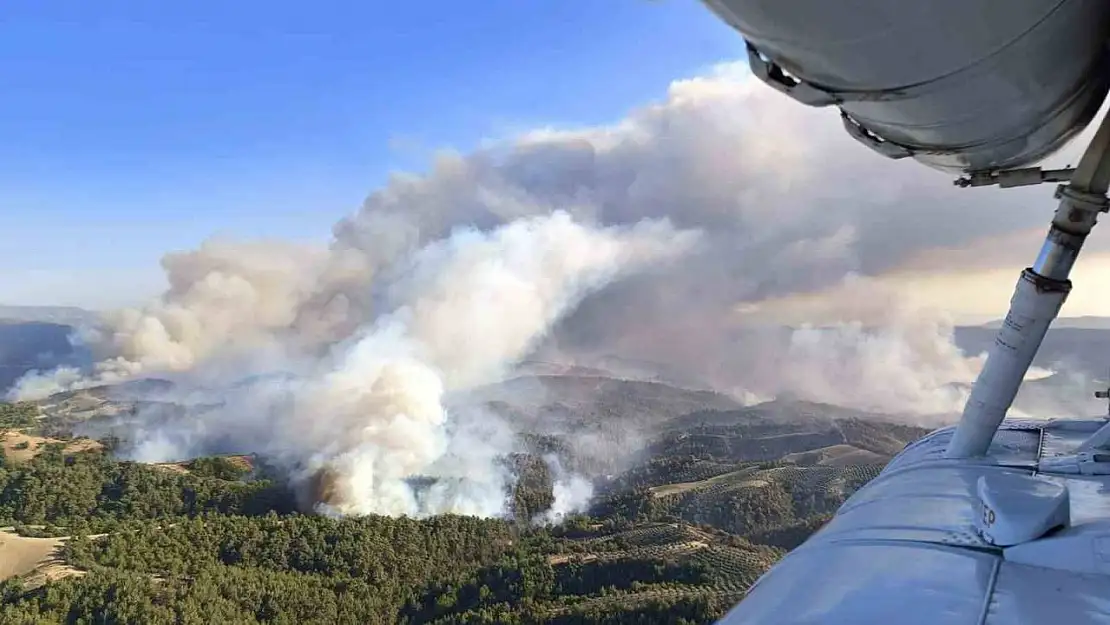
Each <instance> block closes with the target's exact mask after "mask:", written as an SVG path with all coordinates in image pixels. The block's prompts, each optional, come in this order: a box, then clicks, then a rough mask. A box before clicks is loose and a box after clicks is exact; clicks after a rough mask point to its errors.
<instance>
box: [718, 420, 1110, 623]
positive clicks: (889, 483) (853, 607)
mask: <svg viewBox="0 0 1110 625" xmlns="http://www.w3.org/2000/svg"><path fill="white" fill-rule="evenodd" d="M1100 423H1101V421H1062V420H1060V421H1055V420H1042V421H1034V420H1022V421H1016V420H1015V421H1006V422H1005V423H1004V424H1003V426H1002V429H1001V430H999V432H998V436H996V438H995V441H994V442H993V444H992V445H991V448H990V451H989V453H988V456H987V457H986V458H978V459H965V460H953V459H947V458H944V454H943V451H944V449H945V447H946V446H947V445H948V441H949V440H950V438H951V434H952V428H945V429H942V430H938V431H937V432H934V433H933V434H931V435H929V436H926V437H925V438H923V439H921V440H920V441H917V442H915V443H913V444H911V445H908V446H907V447H906V449H905V450H903V452H902V453H901V454H899V456H898V457H897V458H895V459H894V460H893V461H892V462H891V463H890V464H889V465H888V466H887V467H886V468H885V469H884V470H883V472H882V473H881V474H880V475H879V476H878V477H877V478H875V479H874V480H872V481H871V482H870V483H868V484H867V485H866V486H864V487H863V488H862V489H860V490H859V491H858V492H856V494H855V495H853V496H852V497H851V498H849V500H848V501H847V502H845V503H844V505H843V506H842V507H841V509H840V510H839V511H837V515H836V516H835V517H834V518H833V519H832V520H831V521H829V523H828V524H827V525H826V526H825V527H824V528H822V529H821V530H820V531H819V532H817V533H816V534H814V535H813V536H812V537H811V538H810V539H809V540H808V541H806V542H805V543H804V544H803V545H802V546H800V547H798V548H797V549H795V550H794V551H793V552H791V553H790V554H788V555H787V556H786V557H785V558H783V560H782V561H781V562H780V563H779V564H778V565H776V566H775V567H773V568H772V569H771V570H770V571H768V572H767V574H765V575H764V576H763V577H762V578H760V580H759V581H758V582H757V583H756V584H755V585H754V586H753V587H752V588H751V590H750V591H749V593H748V596H747V597H746V598H745V599H744V600H743V601H741V602H740V603H739V604H738V605H737V606H736V607H735V608H734V609H733V610H732V611H731V612H730V613H729V614H728V615H726V616H725V618H724V619H722V620H721V621H720V622H721V623H723V624H726V625H756V624H760V625H763V624H768V623H774V624H775V625H792V624H796V625H801V624H806V625H817V624H820V625H838V624H844V625H849V624H850V625H871V624H880V623H882V624H887V623H908V624H915V623H922V624H925V623H929V624H933V623H936V624H952V625H1055V624H1056V623H1068V624H1069V625H1110V559H1108V560H1107V566H1102V564H1101V561H1094V560H1097V559H1098V558H1099V557H1101V555H1106V556H1108V557H1110V475H1107V476H1074V475H1067V476H1060V475H1047V474H1044V473H1038V475H1039V476H1040V477H1039V478H1038V479H1049V480H1052V481H1054V482H1057V483H1059V484H1062V485H1065V486H1066V487H1067V489H1068V492H1069V495H1070V497H1069V500H1068V505H1069V506H1070V522H1069V525H1068V527H1067V528H1066V529H1064V530H1063V531H1060V532H1056V533H1050V534H1047V535H1045V536H1044V537H1042V538H1038V539H1035V540H1032V541H1029V542H1026V543H1023V544H1020V545H1017V546H1015V547H1007V548H1005V549H1004V548H1002V547H999V546H995V545H991V544H990V543H988V542H986V541H985V540H984V539H983V537H982V535H980V534H979V533H977V531H976V519H977V517H979V516H981V515H982V507H981V504H980V502H979V499H978V497H977V493H976V484H977V482H978V480H979V478H980V477H981V476H983V475H998V474H1011V475H1015V476H1022V475H1030V474H1032V473H1033V470H1032V469H1031V468H1030V467H1031V466H1036V464H1037V461H1038V459H1039V458H1040V456H1041V455H1042V454H1043V453H1045V452H1048V453H1053V454H1067V453H1073V452H1074V451H1075V450H1076V449H1077V448H1078V446H1079V445H1080V444H1081V443H1082V442H1083V440H1085V438H1086V436H1089V434H1090V433H1091V432H1092V431H1094V430H1095V429H1096V428H1097V427H1098V425H1099V424H1100ZM1045 441H1048V443H1047V444H1046V443H1045ZM1001 494H1002V495H1003V496H1004V495H1005V493H1001ZM1069 536H1070V537H1072V538H1073V539H1074V540H1070V541H1069ZM1090 545H1106V553H1105V554H1103V553H1102V552H1101V551H1097V550H1096V549H1092V548H1090V547H1089V546H1090ZM1039 546H1040V547H1041V548H1038V547H1039ZM1011 553H1012V554H1013V555H1012V556H1008V554H1011ZM1100 554H1101V555H1100ZM1085 558H1086V560H1085ZM1091 571H1095V572H1094V573H1092V572H1091Z"/></svg>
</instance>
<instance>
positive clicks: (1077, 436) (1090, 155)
mask: <svg viewBox="0 0 1110 625" xmlns="http://www.w3.org/2000/svg"><path fill="white" fill-rule="evenodd" d="M703 3H704V4H706V5H707V6H708V7H709V9H710V10H712V11H713V12H714V13H715V14H716V15H717V16H718V17H720V18H721V19H722V20H724V21H725V22H727V23H728V24H730V25H731V26H733V27H734V28H735V29H736V30H737V31H739V33H740V34H741V35H742V36H743V38H744V40H745V41H746V47H747V52H748V59H749V62H750V65H751V69H752V72H753V74H755V75H756V76H757V77H759V78H760V79H761V80H763V81H764V82H765V83H766V84H767V85H769V86H770V87H772V88H774V89H776V90H778V91H780V92H782V93H783V94H784V95H786V96H789V97H791V98H793V99H795V100H797V101H798V102H800V103H801V104H804V105H808V106H829V107H837V108H839V110H840V113H841V120H842V123H843V124H844V127H845V129H846V130H847V131H848V132H849V133H850V134H851V135H852V136H853V137H855V138H856V139H857V140H858V141H859V142H861V143H863V144H864V145H866V146H867V147H869V148H870V149H872V150H874V151H876V152H878V153H879V154H882V155H884V156H886V157H889V158H894V159H900V158H912V159H914V160H917V161H919V162H921V163H923V164H925V165H927V166H929V167H933V168H936V169H939V170H942V171H950V172H960V173H962V174H967V175H968V177H966V178H963V179H961V180H959V181H957V183H959V184H960V185H961V186H983V185H992V184H997V185H999V186H1001V187H1008V186H1020V185H1025V184H1039V183H1041V182H1067V184H1061V185H1060V186H1059V187H1058V188H1057V191H1056V198H1057V199H1058V200H1059V204H1058V207H1057V210H1056V213H1055V215H1054V217H1053V221H1052V226H1051V228H1050V229H1049V232H1048V235H1047V236H1046V238H1045V243H1044V246H1043V247H1042V249H1041V253H1040V255H1039V256H1038V257H1037V260H1036V262H1035V263H1034V264H1033V265H1032V266H1031V267H1029V268H1027V269H1026V270H1025V271H1023V272H1022V273H1021V276H1020V278H1019V279H1018V284H1017V287H1016V289H1015V293H1014V297H1013V299H1012V300H1011V308H1010V312H1009V314H1008V315H1007V317H1006V320H1005V322H1004V323H1003V326H1002V328H1001V329H1000V330H999V334H998V337H997V339H996V341H995V344H994V346H993V347H992V349H991V351H990V354H989V357H988V359H987V362H986V364H985V366H984V367H983V370H982V372H981V373H980V375H979V378H978V380H977V381H976V383H975V386H974V388H973V390H972V393H971V397H970V399H969V400H968V403H967V406H966V407H965V409H964V413H963V416H962V418H961V420H960V423H959V425H958V426H955V427H950V428H944V429H941V430H938V431H936V432H933V433H932V434H930V435H929V436H926V437H925V438H923V439H921V440H919V441H917V442H915V443H912V444H911V445H909V446H907V447H906V449H905V450H903V452H902V453H901V454H899V455H898V456H897V457H896V458H895V459H894V460H893V461H891V463H890V464H889V465H888V466H887V467H886V468H885V469H884V470H883V472H882V473H881V474H880V475H879V476H878V477H877V478H875V479H874V480H872V481H871V482H870V483H868V484H867V485H865V486H864V487H863V488H861V489H860V490H859V491H858V492H856V493H855V495H853V496H852V497H851V498H850V499H849V500H848V501H846V502H845V503H844V505H843V506H842V507H841V508H840V510H839V511H838V512H837V514H836V516H835V517H834V518H833V519H832V520H831V521H829V523H828V524H827V525H826V526H825V527H824V528H822V529H821V530H820V531H819V532H817V533H816V534H814V535H813V536H812V537H811V538H810V539H809V540H808V541H807V542H806V543H804V544H803V545H801V546H800V547H798V548H797V549H796V550H794V551H793V552H791V553H790V554H788V555H787V556H786V557H785V558H783V560H782V561H781V562H779V563H778V564H777V565H776V566H774V567H773V568H772V569H770V570H769V571H768V572H767V573H766V574H765V575H764V576H763V577H762V578H760V579H759V580H758V581H757V582H756V584H755V585H753V586H752V588H751V589H750V590H749V592H748V594H747V596H746V597H745V599H743V600H742V601H741V602H740V603H739V604H738V605H737V606H736V607H735V608H733V610H732V611H730V612H729V613H728V614H727V615H726V616H725V618H724V619H723V620H722V621H720V622H721V623H725V624H728V625H756V624H760V625H762V624H768V625H802V624H805V625H816V624H844V625H867V624H878V623H883V624H887V623H897V624H899V625H917V624H920V625H1002V624H1006V625H1049V624H1056V623H1061V624H1062V623H1067V624H1069V625H1095V624H1110V419H1092V420H1044V421H1030V420H1026V421H1018V420H1009V419H1006V418H1005V417H1006V413H1007V411H1008V410H1009V407H1010V405H1011V403H1012V401H1013V399H1014V395H1015V394H1016V392H1017V389H1018V387H1019V385H1020V384H1021V381H1022V379H1023V377H1024V375H1025V372H1026V370H1027V369H1028V368H1029V365H1030V363H1031V362H1032V359H1033V356H1034V355H1035V354H1036V352H1037V348H1038V347H1039V346H1040V343H1041V340H1042V339H1043V337H1044V334H1045V332H1047V330H1048V328H1049V326H1050V324H1051V322H1052V320H1053V319H1054V318H1055V317H1056V314H1057V312H1058V311H1059V309H1060V306H1061V305H1062V304H1063V302H1064V300H1065V299H1066V297H1067V294H1068V292H1069V291H1070V289H1071V282H1070V281H1069V280H1068V275H1069V273H1070V270H1071V267H1072V266H1073V265H1074V263H1075V261H1076V259H1077V257H1078V254H1079V251H1080V249H1081V247H1082V245H1083V242H1084V240H1085V239H1086V237H1087V235H1088V234H1089V233H1090V231H1091V229H1092V228H1093V227H1094V225H1095V223H1096V221H1097V217H1098V215H1099V214H1100V213H1102V212H1106V210H1107V208H1108V206H1110V202H1108V200H1107V188H1108V186H1110V122H1108V121H1107V120H1105V119H1104V120H1103V121H1102V122H1101V125H1100V127H1099V130H1098V132H1097V133H1096V134H1095V136H1094V139H1092V140H1091V143H1090V145H1089V146H1088V147H1087V150H1086V152H1085V153H1084V155H1083V158H1082V160H1081V161H1080V163H1079V165H1078V166H1077V167H1075V168H1074V169H1066V170H1054V171H1042V170H1040V169H1039V168H1035V167H1027V166H1029V165H1031V164H1033V163H1035V162H1037V161H1039V160H1041V159H1042V158H1044V157H1045V156H1047V155H1049V154H1051V153H1053V152H1055V151H1057V150H1058V149H1059V148H1060V147H1062V146H1063V145H1064V144H1066V143H1067V142H1068V141H1069V140H1071V139H1072V138H1074V137H1075V136H1076V134H1078V132H1079V131H1080V130H1082V129H1083V128H1084V127H1085V126H1087V125H1088V123H1089V122H1091V121H1092V119H1094V117H1095V116H1096V115H1097V112H1098V110H1099V108H1100V107H1101V106H1102V103H1103V101H1104V100H1105V99H1106V94H1107V89H1108V87H1110V71H1108V69H1110V67H1108V65H1110V54H1108V51H1110V46H1108V43H1110V2H1106V1H1105V0H930V1H928V2H914V1H912V0H905V1H902V2H893V1H891V0H703ZM1018 168H1024V169H1018Z"/></svg>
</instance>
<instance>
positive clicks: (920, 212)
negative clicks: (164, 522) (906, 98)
mask: <svg viewBox="0 0 1110 625" xmlns="http://www.w3.org/2000/svg"><path fill="white" fill-rule="evenodd" d="M738 67H739V66H735V65H730V66H724V67H722V68H719V69H718V70H716V71H714V72H712V73H710V74H709V75H706V76H701V77H696V78H692V79H688V80H680V81H677V82H675V83H673V84H672V85H671V86H670V89H669V91H668V93H667V95H666V97H665V98H663V99H662V101H660V102H658V103H655V104H651V105H649V106H645V107H643V108H640V109H638V110H636V111H634V112H632V113H631V114H630V115H629V116H628V117H627V118H626V119H624V120H621V121H619V122H617V123H614V124H612V125H608V126H604V127H596V128H585V129H577V130H551V129H544V130H540V131H536V132H532V133H528V134H526V135H524V136H520V137H517V138H515V139H513V140H509V141H502V142H499V143H497V144H494V145H491V146H488V147H483V148H481V149H478V150H476V151H474V152H472V153H470V154H465V155H463V154H456V153H444V154H442V155H440V156H439V157H438V158H437V159H436V161H435V162H434V163H433V164H432V166H431V168H430V169H429V171H428V172H427V173H425V174H423V175H410V174H404V175H401V174H398V175H396V176H394V177H393V178H392V179H391V180H390V181H389V182H388V183H387V184H386V185H385V186H384V187H383V188H381V189H379V190H377V191H375V192H374V193H373V194H371V195H370V196H369V198H368V199H367V200H366V202H365V204H364V206H363V207H362V208H361V210H360V211H358V213H357V214H355V215H352V216H351V217H349V218H347V219H345V220H343V221H342V222H341V223H339V224H338V225H337V226H336V227H335V229H334V235H335V236H334V240H333V241H332V242H331V244H330V246H329V247H328V248H327V249H314V248H303V247H295V246H290V245H286V244H278V243H273V242H266V243H257V244H251V245H245V246H244V245H240V244H231V243H226V242H224V243H210V244H206V245H205V246H203V247H202V248H200V249H199V250H197V251H195V252H190V253H186V254H175V255H170V256H168V257H167V260H166V261H165V268H166V271H167V276H168V278H169V282H170V288H169V290H168V291H167V292H166V293H165V294H164V295H163V297H162V298H161V299H160V300H159V301H158V302H156V303H155V304H153V305H152V306H150V307H147V308H145V309H142V310H130V311H122V312H119V313H116V314H114V315H113V316H111V317H109V318H108V319H107V320H106V324H105V326H104V327H103V328H101V330H100V331H99V332H98V333H90V334H88V335H87V336H86V337H85V341H86V342H87V343H88V344H89V345H90V346H91V347H92V348H93V349H94V351H95V352H96V353H98V354H101V355H102V358H101V362H100V365H99V366H98V368H97V371H96V373H95V374H94V380H93V381H96V380H109V379H119V378H123V377H128V376H135V375H139V374H140V373H141V374H152V375H158V374H163V373H165V372H167V371H168V372H179V373H184V374H188V375H190V376H200V377H201V378H203V379H204V381H205V382H206V383H212V382H213V381H215V380H219V379H220V378H221V377H222V376H225V375H227V374H228V373H229V372H235V374H236V375H237V376H238V377H240V378H242V377H246V376H250V375H261V374H266V373H273V372H282V375H281V376H280V377H276V378H265V379H263V380H261V381H256V383H254V384H252V385H250V387H249V388H250V392H249V393H245V394H244V393H240V394H239V395H236V396H234V397H231V398H225V404H224V407H223V408H222V409H220V410H215V411H213V412H210V413H208V414H207V416H206V417H203V418H199V419H197V420H196V421H195V422H190V423H188V424H177V425H175V426H174V427H171V428H168V429H162V430H159V431H157V432H151V433H149V436H148V439H147V441H146V445H147V446H146V447H140V449H139V450H138V451H137V453H139V454H144V453H148V452H150V451H151V450H154V449H158V450H161V451H159V452H158V455H166V454H168V453H170V452H169V451H167V450H177V451H178V453H184V452H185V451H187V450H189V449H192V448H198V449H199V448H202V447H204V446H205V445H211V444H212V442H213V441H215V440H226V441H232V442H234V441H239V442H246V443H249V444H250V445H251V446H252V449H254V450H258V451H263V452H266V453H268V454H270V455H272V456H277V457H281V458H284V459H285V461H286V462H287V463H288V464H289V465H290V466H294V465H295V466H297V467H299V469H298V470H299V471H301V472H302V473H303V475H304V476H305V480H306V481H307V482H311V483H313V484H315V487H316V488H317V490H318V491H319V492H320V493H322V494H321V496H319V497H317V499H318V500H320V501H323V502H325V505H326V506H328V507H329V509H330V510H332V511H335V512H339V513H347V512H388V513H408V514H423V513H431V512H437V511H447V510H455V511H467V512H477V513H483V514H489V513H493V510H494V508H496V507H497V506H499V505H500V494H499V493H500V492H501V489H502V488H503V486H504V480H505V479H506V478H505V476H503V475H502V474H501V473H500V472H499V469H497V468H496V466H495V465H496V463H493V462H488V460H489V459H490V458H491V457H494V456H496V455H497V454H499V453H501V452H502V451H504V447H505V446H506V445H509V443H505V442H504V441H505V440H507V439H510V438H511V437H510V436H506V435H505V434H504V432H505V431H506V430H511V429H512V427H511V426H512V424H505V423H494V422H493V418H492V417H489V416H488V415H482V414H481V413H480V412H479V413H477V414H471V413H468V412H467V411H466V410H460V411H456V412H452V411H451V410H448V409H447V408H446V406H449V405H450V398H451V396H452V394H454V393H456V392H461V391H465V390H466V389H468V388H472V387H474V386H477V385H481V384H485V383H489V382H492V381H496V379H497V377H498V376H499V375H500V374H502V373H503V372H504V371H505V369H506V368H507V367H510V366H511V365H512V364H513V363H514V362H516V361H517V360H519V359H521V358H524V357H526V356H527V355H528V354H529V352H531V351H533V350H535V349H538V348H540V347H543V348H546V349H550V350H552V351H553V352H557V353H560V354H564V355H566V356H567V357H568V358H573V359H581V360H582V361H598V360H602V359H604V358H605V357H607V356H609V355H613V354H618V355H624V356H628V357H629V358H631V359H634V360H637V361H639V362H656V363H661V364H663V365H667V366H669V367H671V368H674V369H682V370H684V371H686V372H688V373H687V374H688V377H690V378H698V379H701V380H704V381H706V383H707V384H708V385H711V386H715V387H718V388H727V389H730V390H733V391H735V393H736V394H737V395H742V396H746V397H751V396H758V397H773V396H777V395H783V394H793V395H800V396H803V397H806V398H809V399H814V400H819V401H829V402H833V403H840V404H844V405H848V406H857V407H861V408H868V409H873V410H891V411H895V412H899V413H910V414H932V413H934V412H937V411H946V410H952V409H954V408H955V409H958V407H959V405H960V404H961V402H962V396H961V393H962V392H963V391H961V390H960V387H961V385H966V383H968V382H969V381H970V380H971V379H972V378H973V377H974V374H975V371H976V369H977V361H976V359H975V358H969V357H968V356H967V355H965V354H962V353H961V352H960V351H959V350H958V349H957V348H956V347H955V346H954V344H953V342H952V337H951V324H950V322H949V320H948V319H946V317H945V315H944V314H941V313H938V312H937V311H932V310H923V309H921V308H920V307H919V306H917V305H916V304H915V303H914V302H912V301H906V300H904V299H899V297H900V295H898V294H893V295H892V294H891V293H890V292H889V289H886V288H885V287H884V285H883V282H882V280H883V279H884V278H885V277H889V276H893V275H901V274H900V272H901V273H904V272H906V271H911V270H913V269H915V268H920V267H918V265H921V267H924V268H925V269H927V271H929V272H931V274H930V275H944V274H945V272H952V271H958V270H961V269H963V263H965V262H966V259H962V260H961V259H960V258H959V255H948V254H944V253H938V250H944V249H948V248H960V247H968V246H971V245H973V244H974V245H979V244H980V243H982V242H984V241H993V240H997V239H999V238H1000V237H1001V238H1005V237H1013V236H1014V233H1021V232H1026V231H1030V230H1031V229H1034V228H1037V227H1040V226H1041V225H1042V224H1043V223H1046V222H1047V218H1048V215H1049V214H1050V212H1051V209H1052V207H1051V203H1050V201H1049V200H1048V198H1047V197H1046V196H1045V194H1044V193H1040V194H1038V193H1037V190H1028V189H1015V190H1007V191H1006V192H1004V193H999V192H997V190H995V191H988V192H983V191H981V190H959V189H953V188H952V186H951V185H950V184H949V180H948V179H947V178H946V177H945V176H944V175H942V174H939V173H937V172H933V171H929V170H927V169H925V168H924V167H922V166H920V165H917V164H915V163H910V162H902V161H900V162H891V161H886V160H884V159H883V158H881V157H879V156H877V155H875V154H874V153H872V152H870V151H868V150H867V149H866V148H864V147H862V146H859V145H857V144H856V143H854V142H853V141H852V140H851V139H850V138H849V137H847V136H846V135H845V134H844V133H843V131H842V129H841V128H840V124H839V122H838V120H837V119H836V116H835V115H833V114H832V113H831V112H830V111H826V110H813V109H808V108H806V107H802V106H798V105H795V104H794V103H792V102H790V101H788V100H786V99H784V98H782V97H781V95H780V94H777V93H774V92H773V90H771V89H768V88H766V87H765V86H763V85H761V84H758V83H757V82H756V81H754V80H753V79H751V78H750V77H748V76H746V75H744V73H743V72H742V71H740V70H739V69H738ZM671 224H673V226H672V225H671ZM694 232H697V233H700V235H699V236H697V237H696V238H697V241H696V245H695V241H694V239H695V235H694ZM1022 240H1023V241H1024V239H1022ZM1031 241H1032V239H1031ZM1034 243H1035V242H1034ZM1014 247H1015V246H1012V245H1008V246H993V247H992V246H989V245H987V246H983V248H982V249H984V250H988V251H986V252H984V253H981V254H978V255H977V256H976V261H977V266H979V267H997V266H1006V265H1007V264H1008V263H1009V261H1010V258H1009V257H1008V256H1006V255H1007V254H1010V253H1011V252H1013V250H1014ZM991 250H993V251H991ZM1035 251H1036V250H1035V248H1033V249H1030V250H1028V257H1030V258H1031V257H1032V256H1033V254H1034V253H1035ZM995 253H997V257H995V256H993V255H992V254H995ZM923 259H925V260H923ZM926 260H927V262H926ZM915 263H917V265H915ZM923 263H924V264H923ZM926 265H927V266H926ZM1018 269H1019V268H1018V267H1015V269H1014V276H1015V278H1016V275H1017V270H1018ZM854 276H855V277H854ZM617 278H619V279H617ZM853 281H854V282H853ZM842 284H848V285H849V287H850V288H849V289H848V291H847V292H846V293H847V294H845V292H841V291H837V289H838V288H839V286H838V285H842ZM853 285H854V286H853ZM830 289H831V290H830ZM807 298H808V299H812V300H814V301H818V302H822V305H830V303H831V305H832V306H833V308H835V309H836V314H835V315H833V318H832V319H831V321H830V319H829V317H828V315H826V314H825V313H827V311H818V312H820V313H821V314H818V312H812V314H811V313H810V312H807V310H808V309H807V307H806V306H807V304H806V301H807ZM1004 306H1005V302H999V307H1000V308H1004ZM776 307H777V308H776ZM749 309H750V310H763V311H767V310H774V311H777V312H775V313H773V314H771V315H770V316H768V317H765V318H763V319H761V320H755V321H753V319H755V317H753V316H752V315H747V314H746V313H745V310H749ZM792 316H793V317H795V318H797V317H800V319H797V321H801V322H805V321H810V322H813V323H814V324H816V325H819V326H821V327H820V328H818V327H816V326H814V327H804V326H802V327H795V328H794V329H790V328H788V327H786V326H788V325H795V326H799V325H800V324H796V323H793V322H789V321H787V320H789V319H791V318H792ZM756 317H758V315H756ZM771 326H774V327H771ZM62 381H63V382H66V383H68V384H71V385H72V381H68V380H62ZM81 383H85V384H87V383H90V381H89V380H86V381H84V382H81ZM27 388H30V387H27ZM35 388H36V389H37V392H39V393H41V392H43V385H42V384H41V379H40V383H37V386H36V387H35ZM483 428H486V429H487V430H489V431H488V432H487V434H488V435H487V436H475V432H476V431H480V430H482V429H483ZM460 441H470V442H472V443H474V444H467V445H462V444H461V443H460ZM483 441H484V442H485V443H486V444H478V443H479V442H483ZM413 476H429V477H434V478H440V479H439V480H438V481H436V482H435V485H434V486H433V487H431V488H430V489H426V490H419V489H414V488H413V487H411V486H410V484H409V482H408V481H406V480H408V479H409V478H411V477H413ZM571 490H574V489H573V488H572V489H571ZM418 491H419V492H418Z"/></svg>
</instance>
